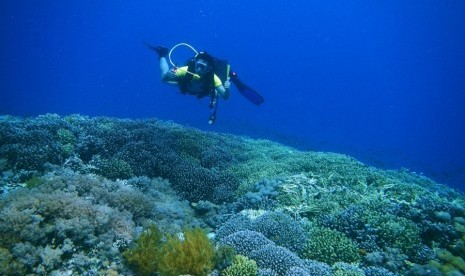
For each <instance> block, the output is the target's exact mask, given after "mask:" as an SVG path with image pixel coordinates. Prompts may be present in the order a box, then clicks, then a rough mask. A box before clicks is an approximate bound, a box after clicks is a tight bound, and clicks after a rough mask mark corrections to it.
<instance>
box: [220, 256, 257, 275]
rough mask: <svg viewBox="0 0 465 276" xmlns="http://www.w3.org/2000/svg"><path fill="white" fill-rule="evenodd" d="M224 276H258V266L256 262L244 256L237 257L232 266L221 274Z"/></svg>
mask: <svg viewBox="0 0 465 276" xmlns="http://www.w3.org/2000/svg"><path fill="white" fill-rule="evenodd" d="M221 275H222V276H243V275H247V276H254V275H258V266H257V263H256V262H255V261H254V260H251V259H249V258H247V257H245V256H243V255H236V256H235V257H234V259H233V263H232V265H231V266H229V267H227V268H226V269H224V270H223V271H222V272H221Z"/></svg>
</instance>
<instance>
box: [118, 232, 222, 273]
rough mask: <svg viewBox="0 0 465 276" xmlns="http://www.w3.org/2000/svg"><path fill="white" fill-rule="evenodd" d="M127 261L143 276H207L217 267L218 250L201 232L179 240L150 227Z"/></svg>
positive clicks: (127, 253) (186, 234) (186, 235)
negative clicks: (216, 250)
mask: <svg viewBox="0 0 465 276" xmlns="http://www.w3.org/2000/svg"><path fill="white" fill-rule="evenodd" d="M165 239H166V241H164V240H165ZM124 257H125V258H126V260H127V262H128V263H129V264H130V265H131V266H132V267H134V269H135V270H136V271H137V272H138V273H139V274H140V275H152V274H154V273H155V272H157V273H158V275H161V276H172V275H181V274H191V275H207V274H208V273H209V272H211V270H212V269H213V266H214V257H215V247H214V246H213V244H212V243H211V242H210V240H209V239H208V237H207V235H206V234H205V232H204V231H203V230H202V229H200V228H195V229H192V230H185V231H184V234H183V238H180V237H179V236H177V235H170V234H166V235H162V234H161V233H160V231H159V230H158V229H157V228H156V227H155V226H151V227H150V228H149V229H148V231H146V232H145V233H144V234H142V235H141V237H140V238H139V240H138V241H137V245H136V247H135V248H133V249H130V250H128V251H126V252H124Z"/></svg>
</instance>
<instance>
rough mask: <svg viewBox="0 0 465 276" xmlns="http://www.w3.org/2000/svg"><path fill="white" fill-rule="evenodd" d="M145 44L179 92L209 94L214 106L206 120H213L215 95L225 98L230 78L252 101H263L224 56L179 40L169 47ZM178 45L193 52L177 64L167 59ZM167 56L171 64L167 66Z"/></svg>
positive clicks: (165, 79)
mask: <svg viewBox="0 0 465 276" xmlns="http://www.w3.org/2000/svg"><path fill="white" fill-rule="evenodd" d="M145 44H146V45H147V47H149V49H150V50H152V51H154V52H156V53H157V54H158V58H159V63H160V71H161V80H162V81H163V82H165V83H168V84H174V85H177V86H178V87H179V89H180V91H181V93H183V94H189V95H194V96H196V97H197V98H203V97H206V96H210V105H209V107H210V108H212V109H214V110H213V113H212V114H211V115H210V118H209V121H208V123H209V124H213V123H214V122H215V119H216V112H217V109H218V98H219V96H221V98H222V99H224V100H227V99H228V98H229V88H230V80H231V82H233V83H234V84H235V86H236V87H237V88H238V90H239V92H241V94H242V95H244V96H245V97H246V98H247V99H249V100H250V101H251V102H252V103H254V104H256V105H259V104H261V103H262V102H263V101H264V98H263V97H262V96H261V95H260V94H258V92H256V91H255V90H253V89H251V88H250V87H248V86H247V85H245V84H244V83H243V82H242V81H240V80H239V78H238V77H237V74H236V73H235V72H230V66H229V64H228V62H227V61H226V60H221V59H217V58H214V57H213V56H211V55H210V54H208V53H207V52H198V51H197V50H195V49H194V48H193V47H192V46H190V45H189V44H186V43H179V44H177V45H175V46H174V47H173V48H171V50H169V49H168V48H166V47H162V46H152V45H150V44H148V43H146V42H145ZM179 46H186V47H189V48H190V49H191V50H192V51H193V52H194V53H195V56H194V57H193V58H191V59H189V60H188V61H187V62H186V64H185V65H184V66H181V67H177V66H176V65H175V64H174V63H173V62H172V60H171V54H172V52H173V50H175V49H176V48H177V47H179ZM168 60H169V62H170V63H171V65H172V68H171V69H170V67H169V64H168Z"/></svg>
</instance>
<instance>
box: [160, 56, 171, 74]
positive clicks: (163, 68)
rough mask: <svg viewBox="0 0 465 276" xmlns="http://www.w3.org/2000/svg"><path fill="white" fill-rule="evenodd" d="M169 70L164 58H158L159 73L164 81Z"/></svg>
mask: <svg viewBox="0 0 465 276" xmlns="http://www.w3.org/2000/svg"><path fill="white" fill-rule="evenodd" d="M169 70H170V67H169V65H168V61H167V60H166V57H160V72H161V78H162V79H164V77H165V76H166V74H167V73H168V71H169Z"/></svg>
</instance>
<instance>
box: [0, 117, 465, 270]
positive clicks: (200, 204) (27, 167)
mask: <svg viewBox="0 0 465 276" xmlns="http://www.w3.org/2000/svg"><path fill="white" fill-rule="evenodd" d="M0 197H1V198H0V274H2V275H18V274H20V275H27V274H41V275H54V274H55V275H69V274H71V275H98V274H100V275H117V274H122V275H133V274H134V273H136V274H138V275H150V274H152V273H154V271H156V272H157V273H159V274H160V275H177V274H180V273H190V274H195V275H205V274H206V273H209V272H211V273H212V275H218V274H221V273H222V274H223V275H241V274H243V273H247V274H250V275H255V274H256V275H441V274H446V275H447V274H449V275H460V274H464V273H465V265H464V261H463V259H464V258H463V256H464V254H465V238H464V237H465V197H464V195H463V193H461V192H459V191H456V190H454V189H451V188H450V187H447V186H444V185H441V184H438V183H436V182H434V181H433V180H431V179H428V178H426V177H424V176H422V175H418V174H415V173H413V172H410V171H408V170H407V169H401V170H388V171H386V170H380V169H377V168H374V167H370V166H366V165H365V164H363V163H361V162H359V161H357V160H355V159H353V158H351V157H349V156H346V155H342V154H336V153H324V152H310V151H309V152H302V151H298V150H295V149H293V148H290V147H286V146H283V145H280V144H277V143H273V142H271V141H265V140H252V139H248V138H244V137H238V136H232V135H226V134H219V133H213V132H202V131H199V130H196V129H191V128H187V127H183V126H180V125H176V124H174V123H168V122H162V121H159V120H156V119H150V120H123V119H114V118H106V117H96V118H89V117H85V116H80V115H71V116H66V117H62V116H59V115H55V114H46V115H42V116H38V117H35V118H15V117H11V116H2V117H1V118H0ZM154 225H156V230H155V228H154ZM199 228H201V229H204V230H202V231H201V230H198V229H199ZM144 229H145V230H144ZM186 229H197V230H186ZM207 237H208V238H207ZM122 252H126V253H125V254H123V253H122ZM161 252H163V253H161ZM173 252H175V253H173ZM202 254H204V255H202ZM236 254H238V255H236ZM123 255H124V257H123ZM175 255H176V256H178V257H179V256H181V257H180V260H182V261H180V262H178V261H176V258H175V257H174V256H175ZM199 256H202V257H200V259H196V258H197V257H199ZM123 260H126V262H124V261H123ZM192 260H195V261H193V262H194V263H196V265H192V266H189V264H192ZM188 267H189V268H188ZM194 267H195V268H194ZM244 271H247V272H244Z"/></svg>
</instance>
